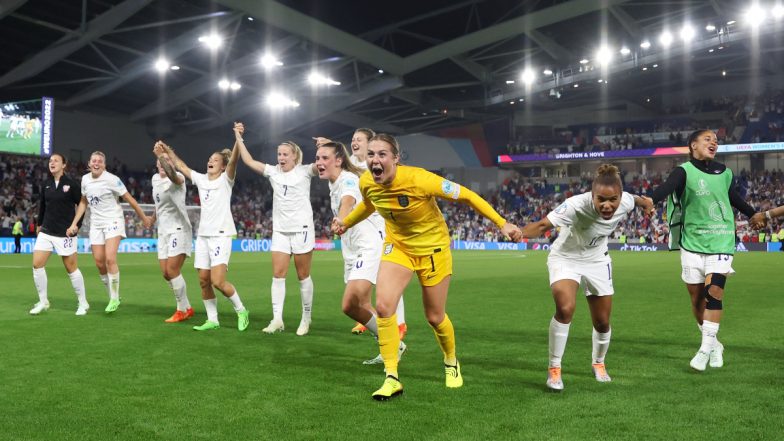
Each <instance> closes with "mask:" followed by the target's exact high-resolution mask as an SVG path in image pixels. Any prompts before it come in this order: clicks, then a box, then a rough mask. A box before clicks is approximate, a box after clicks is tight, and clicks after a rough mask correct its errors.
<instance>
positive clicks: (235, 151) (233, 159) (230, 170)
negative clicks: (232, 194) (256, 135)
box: [226, 123, 245, 181]
mask: <svg viewBox="0 0 784 441" xmlns="http://www.w3.org/2000/svg"><path fill="white" fill-rule="evenodd" d="M237 126H238V123H235V124H234V138H235V140H234V147H232V148H231V155H230V156H229V163H228V164H226V176H228V178H229V179H231V180H232V181H233V180H234V177H235V176H237V156H238V155H239V150H240V149H239V147H238V146H237V145H238V144H239V143H241V142H243V141H242V132H243V131H244V130H245V129H244V127H242V123H239V128H240V129H241V130H239V131H238V130H237V129H238V127H237Z"/></svg>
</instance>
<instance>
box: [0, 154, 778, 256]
mask: <svg viewBox="0 0 784 441" xmlns="http://www.w3.org/2000/svg"><path fill="white" fill-rule="evenodd" d="M69 169H70V171H69V173H70V174H71V176H72V177H74V178H75V179H77V180H80V179H81V175H82V174H84V173H85V172H86V170H87V167H86V165H85V164H76V165H73V164H71V165H69ZM107 169H108V170H109V171H111V172H112V173H115V174H117V175H118V176H120V177H121V179H122V180H123V182H125V184H126V188H127V189H128V191H129V192H130V193H131V194H132V195H133V196H134V197H135V198H136V199H137V200H138V201H139V202H140V203H142V204H152V187H151V180H150V178H151V176H152V175H153V174H154V173H155V172H156V171H155V169H154V168H153V167H150V168H149V169H148V170H145V171H142V172H129V171H128V169H127V167H125V166H124V165H123V164H121V163H120V162H118V161H116V160H115V161H110V165H109V166H108V167H107ZM48 175H49V172H48V166H47V160H46V159H42V158H38V157H29V156H17V155H9V154H3V155H0V216H2V221H1V223H0V226H2V231H1V232H0V235H2V236H6V237H7V236H10V231H11V227H12V226H13V223H14V222H15V221H16V219H21V220H22V222H23V225H25V232H26V234H27V235H31V236H32V235H34V234H35V228H36V222H37V220H36V217H37V214H38V206H37V201H38V199H39V194H40V185H41V183H42V182H44V179H45V178H47V177H48ZM663 179H664V176H662V175H660V174H655V175H647V176H642V175H625V176H624V182H625V184H624V185H625V188H624V189H625V190H626V191H627V192H630V193H632V194H650V192H651V191H652V189H653V188H654V187H656V186H658V185H659V184H661V183H662V181H663ZM559 181H561V182H563V181H564V180H563V179H561V180H559ZM737 183H738V188H739V189H740V191H741V195H742V196H743V197H744V198H745V199H746V200H747V201H748V202H749V203H750V204H751V205H752V206H753V207H755V208H756V209H758V210H765V209H768V208H771V207H775V206H779V205H784V173H782V172H781V171H780V170H779V171H764V172H756V173H748V172H746V171H740V172H738V173H737ZM313 185H314V191H313V192H312V194H313V197H312V205H313V213H314V220H315V226H316V234H317V236H318V237H320V238H322V239H331V238H333V236H332V234H331V233H330V230H329V227H330V223H331V221H332V211H331V209H330V207H329V197H328V196H327V193H326V183H324V182H322V181H319V180H314V184H313ZM318 186H323V187H324V188H322V189H318ZM590 188H591V182H590V178H589V177H585V176H584V177H577V178H574V179H572V180H570V183H568V184H553V183H548V182H547V180H546V179H541V178H536V179H532V178H526V177H523V176H522V175H517V176H515V177H512V178H509V179H507V180H506V181H505V182H503V183H502V184H501V185H500V187H499V188H497V189H496V190H494V191H492V192H489V193H486V194H483V195H482V196H483V197H485V199H486V200H487V201H488V202H490V204H491V205H492V206H493V207H495V208H496V209H497V210H498V212H499V213H500V214H501V215H502V216H504V217H505V218H506V219H507V220H508V221H509V222H512V223H514V224H517V225H524V224H527V223H529V222H533V221H537V220H539V219H541V218H542V217H543V216H546V215H547V213H548V212H550V211H551V210H553V209H554V208H555V207H557V206H558V204H560V203H561V202H563V200H565V199H566V198H568V197H570V196H573V195H576V194H580V193H584V192H587V191H590ZM186 203H187V205H190V206H196V205H198V204H199V198H198V193H197V192H196V191H195V188H194V187H192V186H190V185H189V186H188V193H187V200H186ZM440 205H441V210H442V212H443V214H444V217H445V218H446V220H447V223H448V225H449V226H450V229H451V231H452V233H453V238H454V239H459V240H466V241H499V240H503V238H501V237H499V232H498V229H497V228H495V226H494V225H493V224H492V223H490V222H489V221H488V220H487V219H485V218H483V217H482V216H480V215H478V214H477V213H475V212H474V211H473V210H471V209H470V208H469V207H468V206H466V205H463V204H452V203H449V202H444V201H441V202H440ZM232 211H233V214H234V219H235V222H236V223H237V231H238V236H239V237H243V238H269V237H271V235H272V190H271V187H270V185H269V182H268V181H267V180H266V179H264V178H262V177H260V176H247V177H246V176H242V177H240V178H238V179H237V181H236V183H235V186H234V191H233V197H232ZM664 211H665V210H664V209H663V207H659V210H658V214H657V215H656V216H655V217H653V218H646V217H645V216H643V215H642V213H641V211H640V210H636V211H635V212H633V213H632V214H631V215H630V216H629V217H628V218H627V219H626V220H625V221H624V222H623V223H622V224H621V225H620V226H619V228H618V230H617V231H616V232H615V236H614V238H615V239H618V240H627V241H629V242H635V243H636V242H646V243H666V242H667V236H668V228H667V223H666V220H665V218H664ZM191 214H192V221H193V222H194V230H195V229H196V228H198V210H197V209H193V210H191ZM737 225H738V232H737V234H738V239H739V240H740V241H743V242H758V241H763V242H764V241H770V240H779V238H778V237H776V238H774V237H773V236H774V235H778V233H779V232H780V231H781V229H782V227H783V225H782V223H781V222H778V221H774V222H773V223H772V224H771V225H769V226H768V228H767V229H766V230H765V231H763V232H762V233H764V236H762V235H761V234H760V233H759V232H756V231H752V230H750V228H749V227H748V224H747V222H746V219H745V218H743V216H742V215H739V216H738V222H737ZM83 231H86V229H84V227H83ZM126 232H127V234H128V237H154V236H155V231H154V230H150V229H145V228H144V227H143V226H142V225H141V222H140V221H139V220H138V219H137V217H136V215H135V214H134V213H133V212H132V211H131V210H128V211H127V215H126ZM555 234H556V232H554V231H553V232H549V233H548V235H547V237H550V238H554V237H555ZM782 238H784V234H782Z"/></svg>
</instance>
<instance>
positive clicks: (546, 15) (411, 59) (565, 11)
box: [403, 0, 629, 73]
mask: <svg viewBox="0 0 784 441" xmlns="http://www.w3.org/2000/svg"><path fill="white" fill-rule="evenodd" d="M627 1H629V0H606V1H602V2H597V1H596V0H571V1H568V2H565V3H561V4H558V5H556V6H551V7H549V8H545V9H540V10H538V11H534V12H531V13H529V14H525V15H523V16H520V17H517V18H513V19H511V20H507V21H505V22H503V23H499V24H497V25H493V26H490V27H487V28H484V29H482V30H480V31H476V32H472V33H470V34H468V35H464V36H462V37H459V38H455V39H453V40H450V41H447V42H445V43H442V44H440V45H438V46H435V47H432V48H430V49H426V50H423V51H421V52H418V53H416V54H413V55H410V56H408V57H406V58H405V59H404V60H403V61H404V66H405V70H406V73H408V72H413V71H415V70H419V69H421V68H423V67H426V66H430V65H431V64H434V63H436V62H438V61H441V60H443V59H445V58H449V57H452V56H454V55H459V54H462V53H465V52H468V51H471V50H474V49H477V48H480V47H482V46H486V45H488V44H491V43H494V42H496V41H498V40H503V39H505V38H509V37H514V36H516V35H520V34H521V33H526V32H528V31H529V30H533V29H538V28H542V27H545V26H549V25H551V24H555V23H558V22H561V21H564V20H568V19H570V18H574V17H579V16H581V15H584V14H588V13H590V12H594V11H598V10H601V9H604V8H606V7H609V6H613V5H618V4H622V3H625V2H627Z"/></svg>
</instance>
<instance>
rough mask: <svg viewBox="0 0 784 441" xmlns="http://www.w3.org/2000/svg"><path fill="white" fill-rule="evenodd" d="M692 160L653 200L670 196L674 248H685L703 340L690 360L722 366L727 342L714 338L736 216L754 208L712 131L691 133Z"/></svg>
mask: <svg viewBox="0 0 784 441" xmlns="http://www.w3.org/2000/svg"><path fill="white" fill-rule="evenodd" d="M687 142H688V147H689V161H688V162H685V163H683V164H681V165H680V166H678V167H676V168H675V169H674V170H673V171H672V172H671V173H670V175H669V177H667V180H666V181H665V182H664V184H662V185H660V186H659V187H657V188H656V189H654V190H653V203H654V204H657V203H659V202H661V201H662V200H664V199H665V198H667V221H668V223H669V224H670V249H680V251H681V267H682V272H681V278H682V279H683V281H684V282H685V283H686V289H687V290H688V292H689V295H690V296H691V306H692V313H693V314H694V318H695V319H696V320H697V324H698V326H699V327H700V330H701V332H702V344H701V345H700V348H699V350H698V351H697V353H696V354H695V355H694V357H693V358H692V360H691V362H690V363H689V365H690V366H691V367H692V368H693V369H695V370H697V371H704V370H705V368H706V367H707V365H708V364H710V366H711V367H714V368H719V367H722V366H724V345H722V344H721V343H720V342H719V340H718V339H717V338H716V335H717V334H718V332H719V323H720V322H721V316H722V301H723V298H724V286H725V283H726V281H727V276H729V275H731V274H733V273H735V271H734V270H733V269H732V258H733V254H734V253H735V216H734V214H733V212H732V208H731V207H735V208H737V209H738V210H740V212H741V213H743V214H744V215H746V216H747V217H749V218H752V216H754V214H755V213H754V209H753V208H752V207H751V206H750V205H749V204H747V203H746V202H745V201H744V200H743V199H742V198H741V196H740V194H739V193H738V191H737V189H736V186H735V183H734V182H733V179H732V170H730V169H729V168H728V167H727V166H725V165H724V164H721V163H719V162H716V161H714V158H715V157H716V151H717V150H718V143H717V139H716V134H715V133H713V131H712V130H697V131H695V132H693V133H692V134H691V135H689V138H688V141H687Z"/></svg>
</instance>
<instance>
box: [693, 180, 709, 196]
mask: <svg viewBox="0 0 784 441" xmlns="http://www.w3.org/2000/svg"><path fill="white" fill-rule="evenodd" d="M697 185H698V186H699V187H700V189H699V190H697V192H696V194H697V196H708V195H709V194H711V192H710V190H708V183H707V182H705V179H702V178H700V180H699V181H697Z"/></svg>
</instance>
